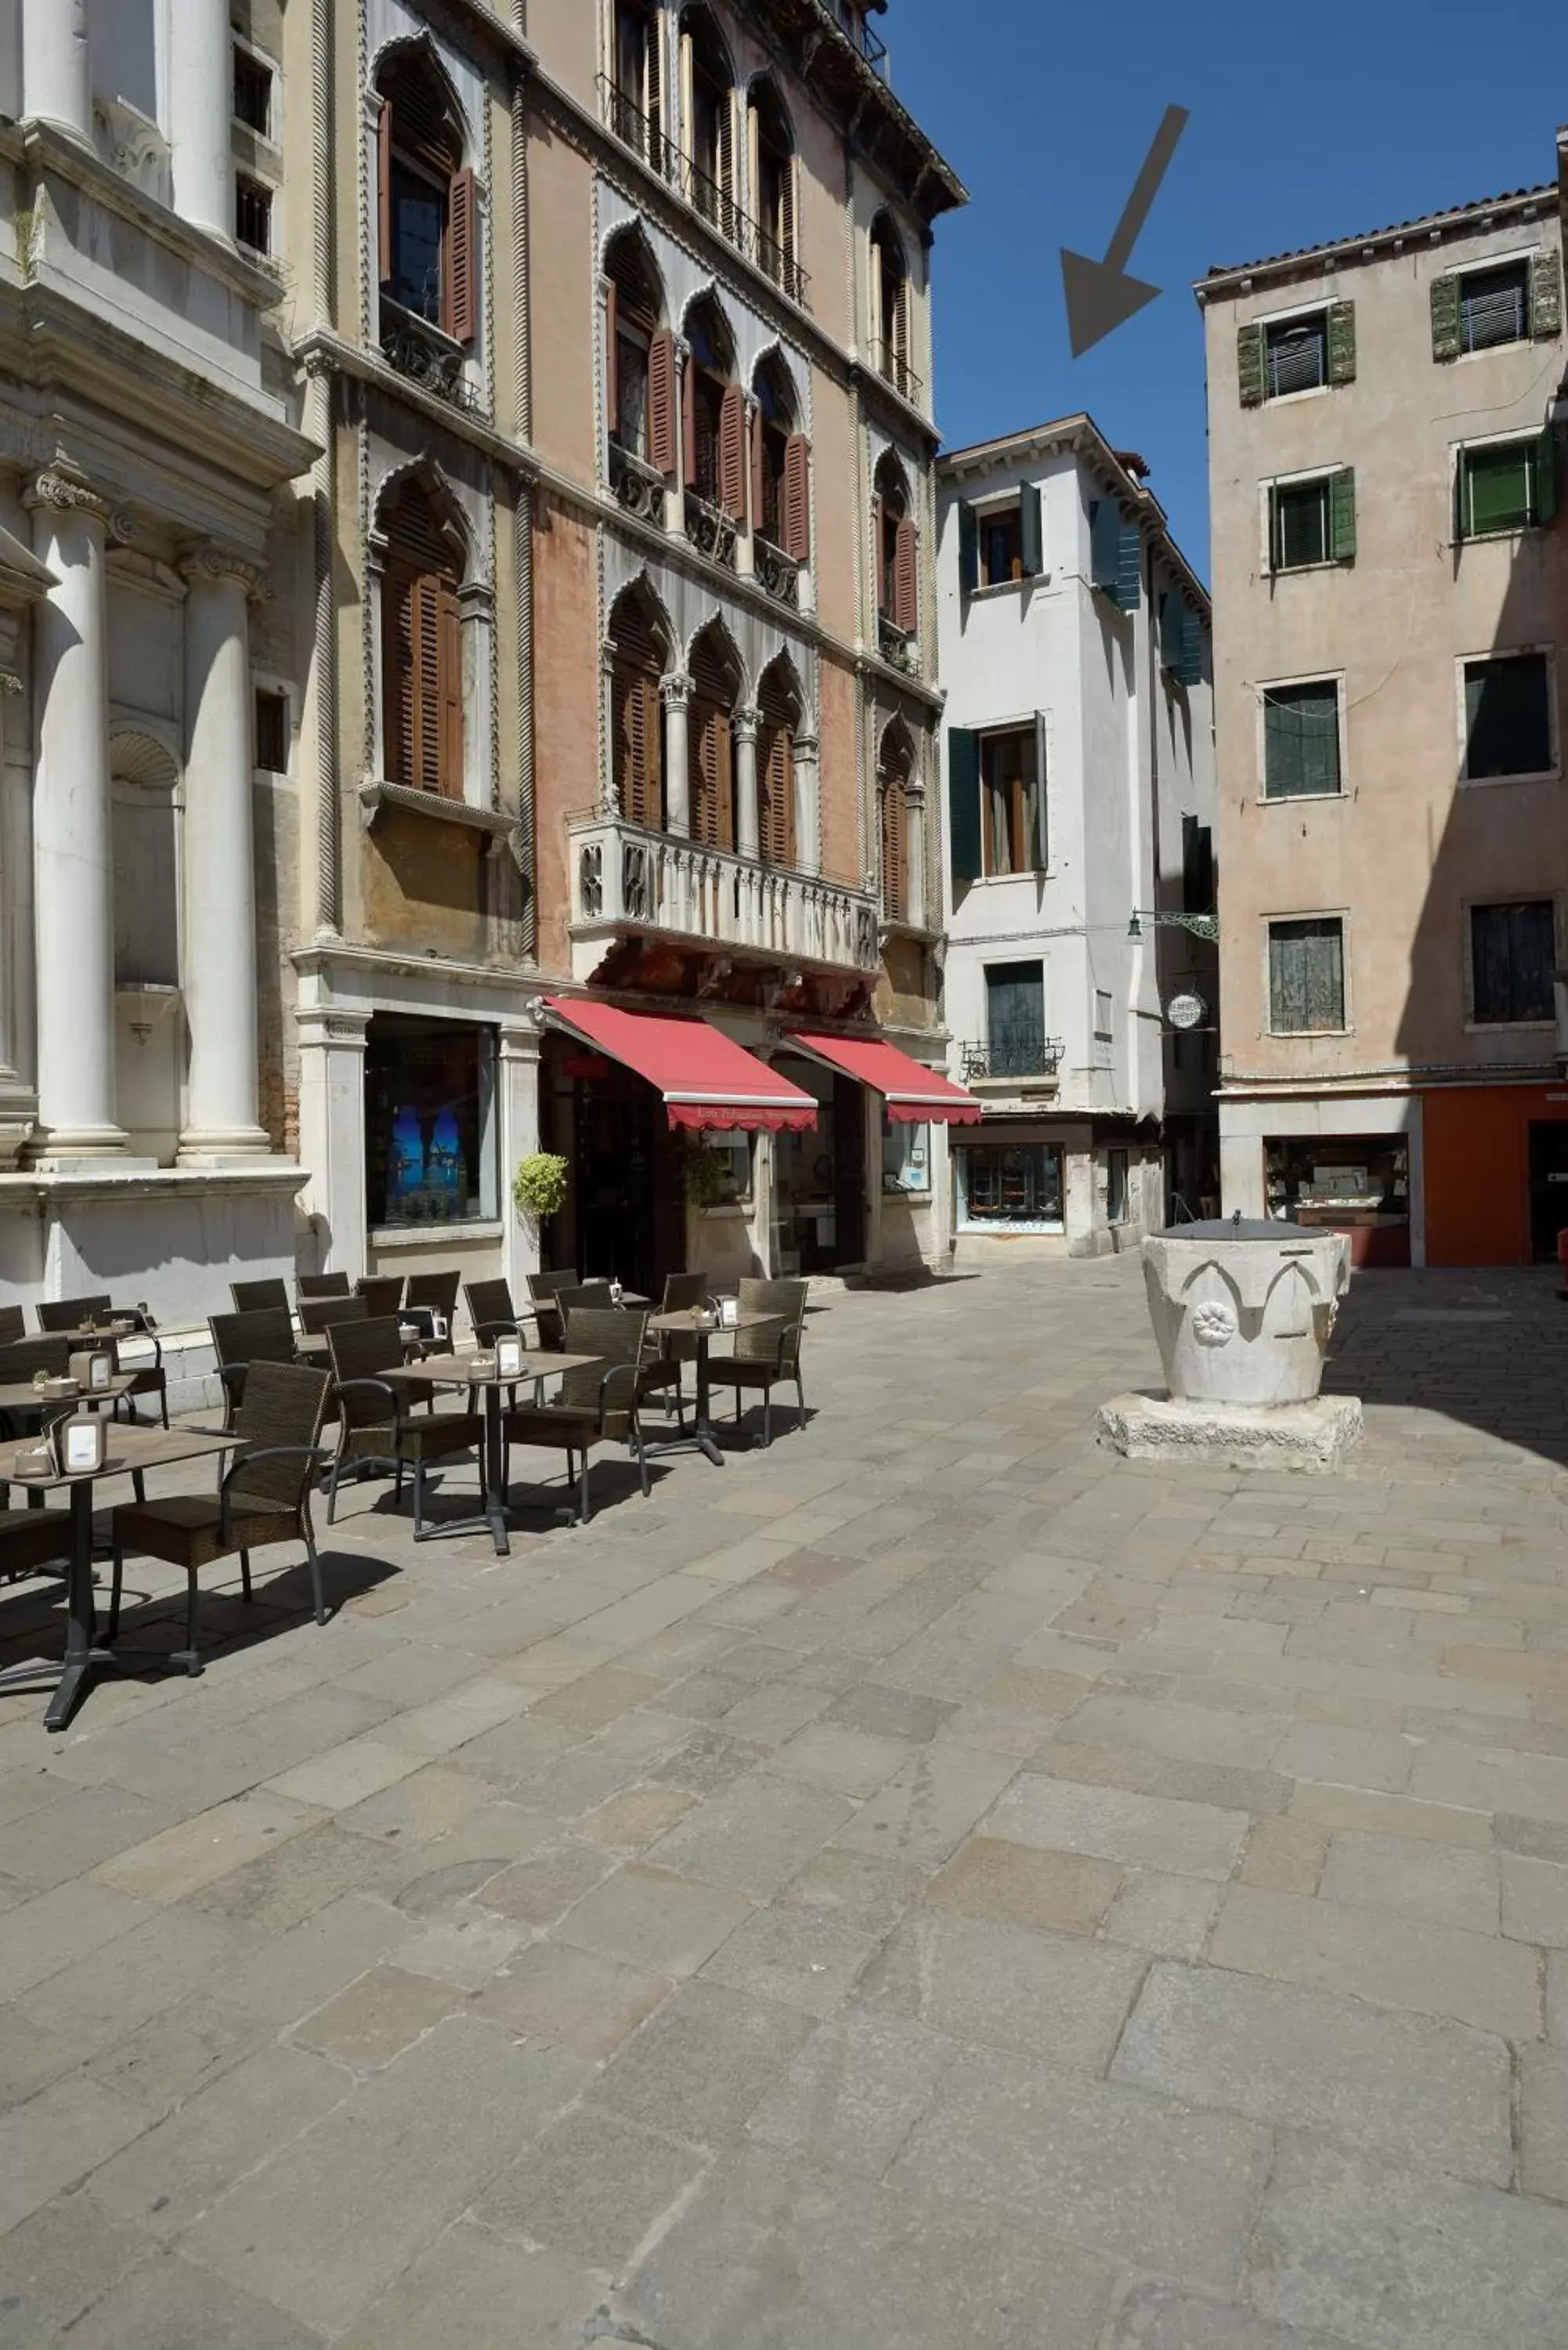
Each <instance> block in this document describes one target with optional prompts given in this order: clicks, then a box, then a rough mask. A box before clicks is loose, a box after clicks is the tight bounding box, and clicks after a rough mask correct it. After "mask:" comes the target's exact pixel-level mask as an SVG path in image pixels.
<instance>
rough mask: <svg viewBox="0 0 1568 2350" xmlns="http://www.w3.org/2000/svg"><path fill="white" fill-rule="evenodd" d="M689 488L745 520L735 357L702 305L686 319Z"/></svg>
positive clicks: (741, 409) (742, 410)
mask: <svg viewBox="0 0 1568 2350" xmlns="http://www.w3.org/2000/svg"><path fill="white" fill-rule="evenodd" d="M686 333H687V341H688V346H689V348H690V353H691V356H690V358H689V359H688V361H687V366H686V401H685V408H686V415H685V437H686V447H685V451H684V457H685V478H686V486H687V488H688V489H690V490H695V492H696V494H697V495H698V496H699V497H700V498H701V499H702V500H703V501H704V502H705V504H708V505H710V506H717V507H719V508H720V509H721V510H722V512H723V513H724V514H726V515H729V516H730V518H731V520H732V521H733V522H740V521H742V519H743V517H744V515H745V465H744V451H745V437H746V402H745V395H744V393H743V392H742V390H741V387H740V385H739V384H738V383H737V382H736V381H735V380H734V352H733V346H732V343H731V341H730V338H729V336H728V333H727V331H726V330H725V328H724V327H723V324H722V320H721V319H720V318H719V317H718V316H717V314H716V313H715V311H714V308H713V306H712V304H711V302H709V301H706V300H704V301H702V302H701V303H700V304H699V305H698V307H696V308H695V309H694V310H693V311H692V312H691V316H690V317H689V318H688V320H687V328H686Z"/></svg>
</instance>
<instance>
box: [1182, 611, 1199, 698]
mask: <svg viewBox="0 0 1568 2350" xmlns="http://www.w3.org/2000/svg"><path fill="white" fill-rule="evenodd" d="M1177 676H1178V678H1179V681H1180V682H1181V683H1182V684H1183V685H1201V684H1202V682H1203V615H1202V614H1201V613H1200V612H1196V611H1194V610H1193V608H1192V606H1191V605H1190V604H1189V603H1187V602H1185V601H1184V602H1183V604H1182V607H1181V667H1180V668H1179V670H1178V671H1177Z"/></svg>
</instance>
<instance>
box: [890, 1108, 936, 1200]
mask: <svg viewBox="0 0 1568 2350" xmlns="http://www.w3.org/2000/svg"><path fill="white" fill-rule="evenodd" d="M930 1188H931V1129H930V1128H929V1126H924V1125H922V1126H900V1125H899V1124H898V1122H897V1120H896V1119H894V1118H889V1117H888V1113H887V1111H886V1110H884V1111H883V1112H882V1189H883V1191H886V1192H888V1193H890V1194H892V1195H893V1196H894V1197H895V1198H906V1197H908V1196H909V1195H910V1194H916V1195H919V1194H920V1193H923V1192H928V1191H929V1190H930Z"/></svg>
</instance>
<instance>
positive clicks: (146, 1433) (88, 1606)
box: [0, 1421, 234, 1730]
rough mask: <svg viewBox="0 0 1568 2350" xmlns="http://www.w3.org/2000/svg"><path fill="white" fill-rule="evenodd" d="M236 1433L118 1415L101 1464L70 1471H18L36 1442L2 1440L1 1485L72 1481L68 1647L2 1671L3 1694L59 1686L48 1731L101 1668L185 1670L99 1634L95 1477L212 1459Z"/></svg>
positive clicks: (230, 1445)
mask: <svg viewBox="0 0 1568 2350" xmlns="http://www.w3.org/2000/svg"><path fill="white" fill-rule="evenodd" d="M32 1449H33V1445H32V1440H31V1439H28V1440H26V1441H24V1442H21V1443H16V1444H0V1483H4V1482H6V1481H7V1480H14V1481H15V1482H16V1484H18V1485H24V1486H26V1489H27V1491H28V1492H35V1493H36V1492H54V1491H55V1490H56V1489H57V1487H59V1486H62V1485H63V1486H66V1487H67V1488H68V1489H69V1492H70V1510H71V1551H70V1564H69V1566H68V1568H67V1575H66V1618H67V1628H66V1651H65V1655H64V1657H63V1658H62V1659H61V1660H60V1662H59V1663H58V1664H53V1663H51V1662H50V1661H49V1660H48V1659H45V1658H38V1659H29V1661H28V1662H27V1663H26V1664H22V1665H9V1666H7V1667H6V1668H5V1670H4V1671H0V1693H4V1692H5V1690H13V1689H36V1688H38V1687H39V1686H41V1685H42V1686H49V1685H53V1686H54V1690H55V1694H54V1696H53V1697H52V1698H51V1699H50V1700H49V1705H48V1710H47V1712H46V1713H45V1715H44V1727H45V1729H46V1730H64V1728H65V1727H66V1724H67V1722H68V1721H69V1720H70V1718H71V1716H72V1714H73V1713H74V1712H75V1711H76V1710H77V1707H78V1705H79V1704H80V1702H81V1700H82V1699H83V1698H84V1697H85V1696H86V1695H87V1692H88V1689H89V1687H90V1686H91V1684H92V1682H93V1681H94V1680H95V1679H97V1678H98V1676H99V1674H100V1673H143V1672H176V1671H177V1672H183V1671H184V1670H185V1668H184V1666H183V1665H178V1666H176V1665H174V1664H172V1663H171V1660H170V1659H169V1658H168V1657H167V1656H166V1655H165V1654H164V1653H163V1651H162V1650H161V1649H146V1648H104V1647H101V1646H100V1645H99V1641H98V1638H97V1630H98V1624H97V1617H96V1614H95V1611H94V1607H93V1589H92V1510H93V1497H92V1489H93V1482H94V1479H95V1478H97V1477H129V1476H130V1475H132V1474H133V1473H135V1472H137V1471H146V1470H148V1469H166V1468H169V1467H171V1465H172V1464H173V1463H174V1462H175V1461H207V1460H212V1459H213V1457H214V1456H215V1455H216V1454H218V1453H222V1452H230V1451H233V1450H234V1438H233V1437H232V1436H209V1435H208V1434H207V1433H206V1432H205V1431H204V1430H198V1429H193V1428H171V1429H162V1428H142V1427H140V1426H133V1427H126V1426H125V1425H123V1424H122V1423H120V1422H119V1421H115V1422H113V1423H112V1424H111V1425H110V1427H109V1445H108V1452H107V1455H106V1458H105V1460H104V1464H103V1467H102V1468H101V1469H99V1470H94V1471H86V1472H78V1474H77V1475H75V1476H71V1477H57V1476H50V1477H45V1478H32V1477H27V1478H23V1477H17V1476H16V1461H17V1458H18V1456H19V1455H20V1454H22V1453H24V1452H29V1451H32Z"/></svg>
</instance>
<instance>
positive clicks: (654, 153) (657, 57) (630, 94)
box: [610, 0, 664, 171]
mask: <svg viewBox="0 0 1568 2350" xmlns="http://www.w3.org/2000/svg"><path fill="white" fill-rule="evenodd" d="M663 23H664V19H663V17H662V16H661V15H660V13H659V10H658V9H657V8H655V7H653V6H652V5H650V0H616V5H615V75H614V78H613V81H612V83H611V86H610V87H611V110H612V111H611V128H612V129H613V130H614V131H615V134H616V136H617V138H618V139H624V140H625V141H626V143H627V145H628V147H633V148H635V149H636V150H637V152H638V153H639V155H641V156H643V157H645V158H646V160H647V161H649V163H651V164H652V165H653V168H654V170H655V171H660V170H662V168H663V163H664V69H663V68H664V59H663V55H662V52H661V49H660V36H661V33H662V29H663Z"/></svg>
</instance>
